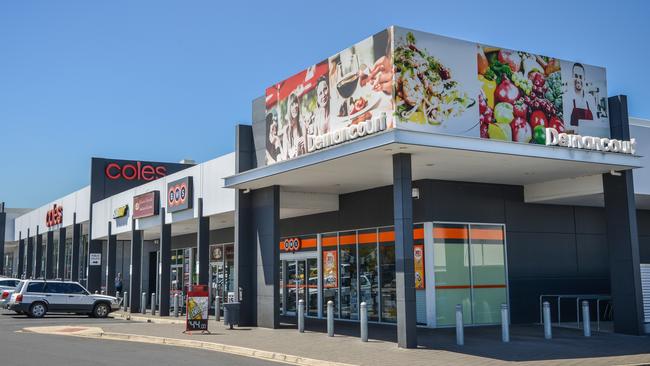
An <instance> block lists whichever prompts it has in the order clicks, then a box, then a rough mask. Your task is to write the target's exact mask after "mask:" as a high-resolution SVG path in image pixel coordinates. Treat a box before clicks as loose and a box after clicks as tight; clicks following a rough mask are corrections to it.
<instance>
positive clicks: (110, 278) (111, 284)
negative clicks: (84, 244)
mask: <svg viewBox="0 0 650 366" xmlns="http://www.w3.org/2000/svg"><path fill="white" fill-rule="evenodd" d="M106 251H107V252H108V253H107V255H106V294H107V295H111V296H113V295H115V262H116V261H115V257H116V256H117V235H113V230H112V226H111V223H110V222H109V223H108V245H107V250H106Z"/></svg>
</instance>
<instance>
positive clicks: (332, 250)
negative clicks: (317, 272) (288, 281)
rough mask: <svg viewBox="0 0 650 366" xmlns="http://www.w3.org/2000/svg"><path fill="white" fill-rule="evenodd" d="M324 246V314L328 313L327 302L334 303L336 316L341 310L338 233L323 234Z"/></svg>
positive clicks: (322, 242) (322, 241) (322, 244)
mask: <svg viewBox="0 0 650 366" xmlns="http://www.w3.org/2000/svg"><path fill="white" fill-rule="evenodd" d="M321 246H322V247H323V254H322V255H323V316H326V315H327V303H328V302H329V301H332V302H333V303H334V314H335V315H334V316H335V317H336V316H337V315H336V314H338V312H339V306H338V294H339V265H338V262H339V258H338V250H337V247H338V234H337V233H330V234H323V235H322V239H321Z"/></svg>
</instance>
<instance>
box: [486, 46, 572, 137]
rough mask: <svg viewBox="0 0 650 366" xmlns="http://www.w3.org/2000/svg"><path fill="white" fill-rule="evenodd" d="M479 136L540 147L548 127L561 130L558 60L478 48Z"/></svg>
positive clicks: (560, 90) (560, 80) (562, 129)
mask: <svg viewBox="0 0 650 366" xmlns="http://www.w3.org/2000/svg"><path fill="white" fill-rule="evenodd" d="M477 61H478V79H479V81H480V83H481V90H480V93H479V97H478V102H479V115H480V116H479V122H480V131H481V132H480V133H481V137H482V138H489V139H494V140H505V141H516V142H524V143H535V144H544V143H545V138H546V130H545V129H546V128H547V127H551V128H555V129H556V130H557V131H558V132H565V130H566V129H565V124H564V121H565V120H564V116H563V105H562V94H563V87H562V76H561V70H560V60H558V59H555V58H550V57H546V56H539V55H533V54H530V53H526V52H518V51H510V50H507V49H501V48H495V47H489V46H482V45H478V49H477Z"/></svg>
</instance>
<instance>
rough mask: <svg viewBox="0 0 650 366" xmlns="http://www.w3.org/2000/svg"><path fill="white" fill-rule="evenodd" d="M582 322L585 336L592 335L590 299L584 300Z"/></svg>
mask: <svg viewBox="0 0 650 366" xmlns="http://www.w3.org/2000/svg"><path fill="white" fill-rule="evenodd" d="M582 324H583V329H582V330H583V333H584V335H585V337H591V319H589V301H583V302H582Z"/></svg>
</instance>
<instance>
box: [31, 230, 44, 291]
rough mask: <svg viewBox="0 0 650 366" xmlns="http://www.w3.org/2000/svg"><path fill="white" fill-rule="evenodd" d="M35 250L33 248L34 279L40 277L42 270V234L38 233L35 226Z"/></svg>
mask: <svg viewBox="0 0 650 366" xmlns="http://www.w3.org/2000/svg"><path fill="white" fill-rule="evenodd" d="M35 245H36V248H34V254H35V255H34V257H35V260H34V274H33V277H34V278H39V277H41V272H42V270H43V234H40V233H39V228H38V226H36V244H35Z"/></svg>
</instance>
